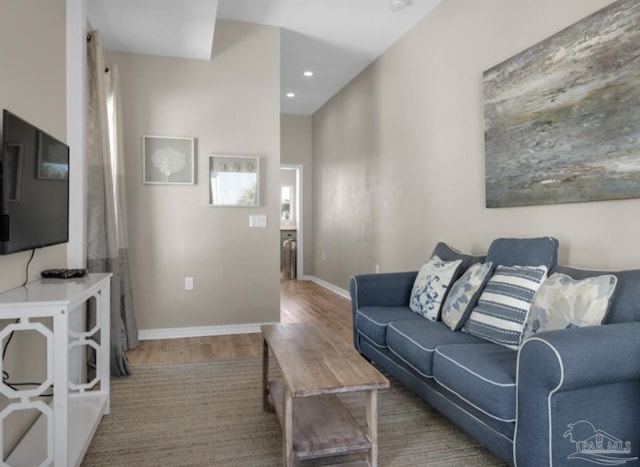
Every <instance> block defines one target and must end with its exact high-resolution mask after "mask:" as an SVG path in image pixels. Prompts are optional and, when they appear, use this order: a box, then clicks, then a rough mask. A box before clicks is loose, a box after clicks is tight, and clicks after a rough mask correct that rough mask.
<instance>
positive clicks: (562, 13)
mask: <svg viewBox="0 0 640 467" xmlns="http://www.w3.org/2000/svg"><path fill="white" fill-rule="evenodd" d="M609 3H612V2H611V0H579V1H578V0H567V1H562V2H558V1H556V0H539V1H535V2H532V1H528V0H483V1H481V2H476V1H469V0H446V1H445V2H442V3H441V4H440V5H439V6H438V7H437V8H436V9H435V10H434V11H433V12H432V13H431V14H429V15H428V16H427V17H426V18H425V19H424V20H423V21H421V22H420V23H419V24H418V25H417V26H416V27H415V28H414V29H412V30H411V31H410V32H409V33H408V34H406V35H405V36H404V37H403V38H401V39H400V40H399V41H398V42H397V43H396V44H394V45H393V46H392V47H391V48H390V49H389V50H388V51H387V52H386V53H385V54H384V55H383V56H382V57H381V58H380V59H378V60H377V61H376V62H375V63H373V64H372V65H371V66H369V67H368V68H367V69H366V70H364V71H363V72H362V73H361V74H360V75H359V76H358V77H357V78H356V79H354V80H353V81H352V82H351V83H350V84H348V85H347V86H346V87H345V88H344V89H343V90H342V91H341V92H340V93H338V94H337V95H336V96H334V97H333V98H332V99H331V100H330V101H329V102H328V103H327V104H326V105H325V106H323V107H322V108H321V109H320V110H318V111H317V112H316V113H315V114H314V115H313V171H314V178H313V183H314V204H313V212H314V216H313V223H314V245H313V257H314V270H313V274H314V275H316V276H318V277H320V278H322V279H324V280H327V281H329V282H332V283H333V284H336V285H338V286H340V287H345V288H346V286H347V283H348V279H349V277H350V276H351V275H352V274H357V273H367V272H374V270H375V265H376V264H380V266H381V270H382V271H395V270H407V269H417V268H418V267H419V266H420V265H421V264H422V263H423V262H424V261H425V259H426V257H427V255H428V254H429V253H430V252H431V250H432V249H433V246H434V245H435V243H436V242H437V241H440V240H444V241H447V242H449V243H450V244H452V245H453V246H455V247H457V248H459V249H462V250H466V251H471V252H474V253H482V252H486V250H487V248H488V246H489V244H490V242H491V240H492V239H494V238H496V237H499V236H540V235H553V236H555V237H557V238H558V239H559V240H560V262H561V263H564V264H571V265H575V266H583V267H599V268H600V267H601V268H640V249H639V248H638V247H637V239H638V238H640V220H639V219H640V218H639V217H638V216H637V215H636V213H637V212H638V211H640V200H637V199H636V200H626V201H607V202H592V203H581V204H564V205H560V204H558V205H550V206H535V207H525V208H502V209H487V208H485V204H484V150H483V142H484V141H483V131H484V129H483V94H482V72H483V71H484V70H486V69H488V68H490V67H492V66H494V65H496V64H497V63H500V62H502V61H503V60H505V59H507V58H509V57H511V56H513V55H515V54H517V53H518V52H520V51H522V50H524V49H526V48H528V47H530V46H531V45H533V44H536V43H537V42H539V41H541V40H543V39H545V38H547V37H549V36H550V35H552V34H554V33H556V32H558V31H560V30H561V29H563V28H565V27H566V26H569V25H571V24H572V23H574V22H576V21H578V20H580V19H582V18H584V17H586V16H588V15H589V14H591V13H593V12H595V11H597V10H598V9H600V8H602V7H604V6H606V5H607V4H609ZM323 252H324V256H325V259H324V260H322V253H323Z"/></svg>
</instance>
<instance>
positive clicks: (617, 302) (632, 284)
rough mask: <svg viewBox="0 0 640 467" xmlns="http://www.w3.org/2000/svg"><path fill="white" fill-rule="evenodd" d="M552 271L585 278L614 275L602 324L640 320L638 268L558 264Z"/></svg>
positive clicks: (576, 277)
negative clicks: (611, 294) (613, 286)
mask: <svg viewBox="0 0 640 467" xmlns="http://www.w3.org/2000/svg"><path fill="white" fill-rule="evenodd" d="M552 272H559V273H562V274H566V275H567V276H569V277H571V278H573V279H585V278H587V277H594V276H601V275H603V274H612V275H614V276H616V278H617V279H618V284H617V285H616V289H615V291H614V293H613V298H612V299H611V305H610V306H609V312H608V313H607V316H606V318H605V321H604V324H612V323H630V322H634V321H640V269H629V270H626V271H597V270H590V269H577V268H571V267H567V266H558V267H556V268H555V269H554V270H553V271H552Z"/></svg>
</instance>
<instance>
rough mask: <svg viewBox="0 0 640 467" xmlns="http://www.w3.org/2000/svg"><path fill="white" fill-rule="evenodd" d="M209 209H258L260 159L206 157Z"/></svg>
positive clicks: (248, 157)
mask: <svg viewBox="0 0 640 467" xmlns="http://www.w3.org/2000/svg"><path fill="white" fill-rule="evenodd" d="M207 178H208V180H209V183H208V201H209V206H223V207H257V206H260V158H259V157H257V156H237V155H217V154H211V155H210V156H209V164H208V170H207Z"/></svg>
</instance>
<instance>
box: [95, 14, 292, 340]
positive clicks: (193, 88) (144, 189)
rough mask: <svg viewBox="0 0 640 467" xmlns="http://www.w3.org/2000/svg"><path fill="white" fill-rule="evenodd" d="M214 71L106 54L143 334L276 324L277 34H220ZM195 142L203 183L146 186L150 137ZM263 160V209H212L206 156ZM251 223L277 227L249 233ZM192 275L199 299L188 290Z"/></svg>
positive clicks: (247, 30)
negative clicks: (111, 69)
mask: <svg viewBox="0 0 640 467" xmlns="http://www.w3.org/2000/svg"><path fill="white" fill-rule="evenodd" d="M215 34H216V37H215V43H216V54H215V55H214V58H213V59H212V61H199V60H186V59H175V58H161V57H156V56H149V55H139V54H130V53H116V52H110V53H107V61H108V62H109V63H114V64H116V65H117V66H118V67H119V69H120V74H121V81H122V96H123V128H124V151H125V159H126V162H125V164H126V184H127V186H126V188H127V208H128V221H129V230H128V231H129V242H130V254H131V270H132V278H133V292H134V305H135V309H136V315H137V321H138V326H139V327H140V329H141V330H153V329H163V328H181V327H200V326H226V325H237V324H252V323H260V322H272V321H278V320H279V316H280V293H279V270H280V256H279V254H280V253H279V250H278V248H277V245H278V243H279V227H280V225H279V212H280V188H279V187H280V184H279V179H280V104H279V79H280V75H279V73H280V72H279V69H280V62H279V60H280V56H279V50H280V45H279V37H280V36H279V30H278V29H277V28H273V27H267V26H258V25H252V24H248V23H239V22H233V21H218V22H217V24H216V32H215ZM143 135H162V136H186V137H195V138H196V164H197V176H196V178H197V183H196V184H195V185H193V186H171V185H143V183H142V162H141V160H142V159H141V158H142V154H141V148H142V136H143ZM212 153H213V154H241V155H252V156H260V157H261V159H260V169H261V172H262V173H261V188H260V189H261V195H260V200H261V206H260V207H258V208H220V207H210V206H208V205H207V204H208V197H207V188H208V183H207V163H208V155H209V154H212ZM250 214H266V215H267V216H268V228H266V229H249V215H250ZM186 276H191V277H194V282H195V290H193V291H185V290H184V278H185V277H186Z"/></svg>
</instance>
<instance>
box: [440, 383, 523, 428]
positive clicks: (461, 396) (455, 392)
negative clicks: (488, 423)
mask: <svg viewBox="0 0 640 467" xmlns="http://www.w3.org/2000/svg"><path fill="white" fill-rule="evenodd" d="M433 379H434V380H435V382H436V383H438V384H439V385H440V386H442V387H443V388H445V389H446V390H447V391H449V392H450V393H451V394H455V395H456V396H457V397H459V398H460V399H461V400H463V401H464V402H466V403H467V404H469V405H470V406H471V407H473V408H474V409H476V410H477V411H479V412H482V413H483V414H485V415H486V416H487V417H491V418H493V419H494V420H498V421H499V422H508V423H515V421H516V419H515V418H500V417H498V416H497V415H492V414H490V413H489V412H487V411H486V410H484V409H483V408H481V407H480V406H479V405H476V404H474V403H473V402H471V401H470V400H469V399H467V398H466V397H464V396H463V395H462V394H460V393H459V392H457V391H454V390H453V389H451V388H450V387H449V386H447V385H446V384H444V383H443V382H442V381H441V380H439V379H438V378H437V376H434V377H433ZM514 410H515V409H514Z"/></svg>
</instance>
